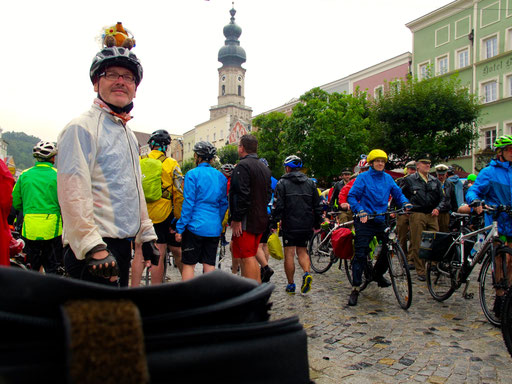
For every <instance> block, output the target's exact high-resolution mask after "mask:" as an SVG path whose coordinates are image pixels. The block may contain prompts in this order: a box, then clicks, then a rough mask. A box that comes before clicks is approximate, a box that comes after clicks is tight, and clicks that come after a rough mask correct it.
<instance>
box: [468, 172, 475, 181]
mask: <svg viewBox="0 0 512 384" xmlns="http://www.w3.org/2000/svg"><path fill="white" fill-rule="evenodd" d="M468 180H469V181H475V180H476V175H475V174H474V173H470V174H469V175H468Z"/></svg>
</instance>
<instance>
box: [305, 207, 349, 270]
mask: <svg viewBox="0 0 512 384" xmlns="http://www.w3.org/2000/svg"><path fill="white" fill-rule="evenodd" d="M337 213H339V212H328V215H331V216H332V215H335V214H337ZM353 222H354V221H348V222H346V223H338V222H337V221H336V220H335V219H331V220H329V227H328V228H329V229H328V230H327V229H320V230H319V231H315V233H313V236H312V237H311V240H309V244H308V255H309V260H310V262H311V268H312V269H313V271H315V272H316V273H325V272H327V271H328V270H329V269H330V268H331V266H332V265H333V264H334V263H336V262H337V261H338V260H339V261H340V264H339V269H340V270H341V260H342V259H339V258H338V257H336V255H335V254H334V250H333V248H332V243H331V236H332V233H333V232H334V231H335V230H336V229H338V228H342V227H349V226H350V225H352V223H353ZM343 261H344V264H345V268H348V260H343Z"/></svg>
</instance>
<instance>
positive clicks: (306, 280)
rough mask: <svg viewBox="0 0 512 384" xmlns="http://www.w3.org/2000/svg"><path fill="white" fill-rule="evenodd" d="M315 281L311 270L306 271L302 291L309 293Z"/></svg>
mask: <svg viewBox="0 0 512 384" xmlns="http://www.w3.org/2000/svg"><path fill="white" fill-rule="evenodd" d="M312 282H313V276H311V274H310V273H309V272H306V273H305V274H304V276H302V287H300V291H301V292H302V293H308V292H309V291H311V283H312Z"/></svg>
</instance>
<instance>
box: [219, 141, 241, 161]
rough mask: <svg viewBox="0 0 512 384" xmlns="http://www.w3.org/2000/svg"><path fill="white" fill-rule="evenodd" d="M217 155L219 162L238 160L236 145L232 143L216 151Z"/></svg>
mask: <svg viewBox="0 0 512 384" xmlns="http://www.w3.org/2000/svg"><path fill="white" fill-rule="evenodd" d="M217 156H218V157H219V161H220V163H221V164H236V162H237V161H238V146H237V145H234V144H230V145H226V146H224V147H222V148H221V149H219V150H218V151H217Z"/></svg>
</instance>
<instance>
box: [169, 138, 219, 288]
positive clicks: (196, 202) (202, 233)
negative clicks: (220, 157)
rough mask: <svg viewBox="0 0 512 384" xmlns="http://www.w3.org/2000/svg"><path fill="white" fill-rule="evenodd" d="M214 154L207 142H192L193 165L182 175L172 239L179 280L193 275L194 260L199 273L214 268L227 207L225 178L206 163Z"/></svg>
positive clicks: (212, 147)
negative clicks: (177, 246)
mask: <svg viewBox="0 0 512 384" xmlns="http://www.w3.org/2000/svg"><path fill="white" fill-rule="evenodd" d="M216 153H217V150H216V148H215V147H214V146H213V145H212V144H211V143H210V142H208V141H200V142H198V143H196V144H195V145H194V159H195V162H196V165H197V167H196V168H194V169H192V170H190V171H189V172H188V173H187V174H186V176H185V188H184V191H183V196H184V200H183V206H182V208H181V217H180V219H179V220H178V223H177V224H176V241H178V242H180V241H183V243H182V249H183V251H182V252H183V254H182V263H183V272H182V280H189V279H191V278H193V277H194V268H195V265H196V264H197V263H202V264H203V272H204V273H206V272H211V271H213V270H214V269H215V258H216V255H217V245H218V244H219V239H220V234H221V232H222V220H223V219H224V215H225V214H226V210H227V208H228V198H227V179H226V178H225V177H224V175H223V174H222V173H220V172H219V171H217V170H216V169H215V168H213V167H212V166H211V165H210V162H211V161H212V160H213V158H214V157H215V154H216Z"/></svg>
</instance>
